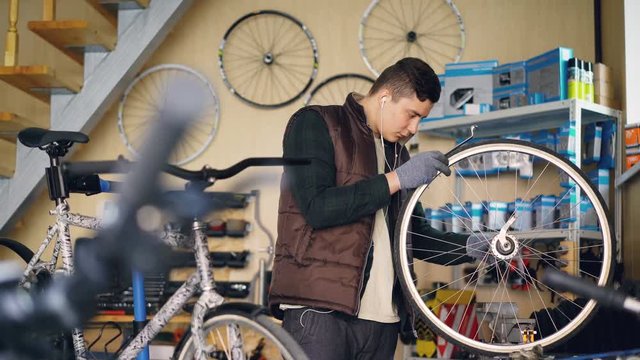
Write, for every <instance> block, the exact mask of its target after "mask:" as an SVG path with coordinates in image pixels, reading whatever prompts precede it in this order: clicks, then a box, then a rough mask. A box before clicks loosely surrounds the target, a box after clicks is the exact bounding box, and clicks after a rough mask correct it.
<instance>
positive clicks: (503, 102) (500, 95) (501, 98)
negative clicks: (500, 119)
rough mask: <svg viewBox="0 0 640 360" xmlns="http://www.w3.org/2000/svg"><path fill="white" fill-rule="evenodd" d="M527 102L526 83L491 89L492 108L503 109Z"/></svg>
mask: <svg viewBox="0 0 640 360" xmlns="http://www.w3.org/2000/svg"><path fill="white" fill-rule="evenodd" d="M527 104H529V101H528V99H527V86H526V84H518V85H512V86H505V87H501V88H494V89H493V104H492V105H493V106H492V107H493V110H504V109H511V108H515V107H520V106H525V105H527Z"/></svg>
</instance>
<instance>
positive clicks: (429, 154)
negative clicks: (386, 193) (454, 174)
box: [396, 151, 451, 189]
mask: <svg viewBox="0 0 640 360" xmlns="http://www.w3.org/2000/svg"><path fill="white" fill-rule="evenodd" d="M438 171H439V172H441V173H443V174H445V175H446V176H449V175H451V169H449V159H447V157H446V156H444V154H443V153H441V152H440V151H426V152H421V153H419V154H416V155H414V156H412V157H411V159H409V161H407V162H406V163H404V164H402V165H401V166H400V167H398V168H397V169H396V174H397V175H398V180H400V189H415V188H417V187H418V186H420V185H424V184H429V183H430V182H431V181H433V179H434V178H435V177H436V175H437V174H438Z"/></svg>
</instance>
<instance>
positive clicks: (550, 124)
mask: <svg viewBox="0 0 640 360" xmlns="http://www.w3.org/2000/svg"><path fill="white" fill-rule="evenodd" d="M572 108H574V109H576V110H582V124H583V125H586V124H589V123H593V122H599V121H607V120H612V119H614V118H619V117H620V116H621V112H620V110H616V109H611V108H608V107H605V106H602V105H599V104H595V103H588V102H585V101H582V100H575V99H572V100H561V101H555V102H549V103H544V104H537V105H529V106H523V107H517V108H513V109H506V110H498V111H492V112H488V113H484V114H479V115H472V116H460V117H454V118H448V119H441V120H429V119H422V121H421V122H420V125H419V127H418V130H420V131H424V132H427V133H430V134H434V135H438V136H444V137H465V136H468V135H467V134H468V132H469V127H470V126H471V125H478V128H477V129H476V131H475V135H476V137H490V136H500V135H509V134H516V133H521V132H529V131H537V130H544V129H553V128H558V127H561V126H563V125H564V124H565V123H566V122H567V121H568V120H569V118H570V115H571V110H572Z"/></svg>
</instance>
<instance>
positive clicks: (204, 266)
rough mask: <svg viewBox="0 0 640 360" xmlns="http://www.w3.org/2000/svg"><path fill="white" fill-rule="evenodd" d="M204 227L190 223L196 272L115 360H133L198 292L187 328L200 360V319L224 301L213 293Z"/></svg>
mask: <svg viewBox="0 0 640 360" xmlns="http://www.w3.org/2000/svg"><path fill="white" fill-rule="evenodd" d="M204 227H205V224H204V223H203V222H201V221H198V220H195V221H194V222H193V228H192V237H193V240H194V250H195V257H196V266H197V270H196V272H194V273H193V274H191V275H190V276H189V278H188V279H187V281H186V282H185V283H184V284H182V286H180V288H179V289H178V290H177V291H176V292H175V293H174V294H173V295H172V296H171V297H170V298H169V300H167V302H166V303H165V304H164V305H163V306H162V308H160V310H159V311H158V312H157V313H156V315H155V316H154V317H153V318H152V319H151V320H150V321H149V323H148V324H147V325H146V326H145V327H144V328H143V329H142V330H141V331H140V332H139V333H138V335H136V337H135V338H134V339H133V340H131V342H130V343H129V344H127V346H126V347H125V348H124V349H123V350H122V352H121V353H120V355H119V356H118V359H135V357H136V355H137V354H138V353H139V352H140V351H142V349H143V348H144V347H145V346H146V345H147V344H149V342H150V341H151V340H152V339H153V338H154V337H155V336H156V335H157V334H158V333H159V332H160V330H162V328H163V327H165V326H166V325H167V324H168V323H169V320H171V318H173V317H174V316H175V315H176V314H177V313H178V311H180V309H181V308H182V306H183V305H184V304H186V303H187V301H188V300H189V298H191V297H192V296H193V294H194V293H195V292H196V291H197V290H198V288H200V289H201V290H202V294H201V295H200V298H198V301H197V302H196V304H195V306H194V308H193V314H192V317H191V328H192V333H193V335H194V336H195V339H196V346H197V347H198V351H197V354H198V359H202V358H203V355H204V349H203V348H202V344H204V339H202V333H201V331H200V330H201V329H202V324H203V323H204V316H205V315H206V313H207V310H209V309H213V308H215V307H217V306H219V305H220V304H222V302H223V301H224V298H223V297H222V296H221V295H220V294H218V293H217V292H216V291H215V283H214V280H213V273H212V271H211V268H210V266H209V263H210V260H209V248H208V242H207V236H206V234H205V233H204V231H203V229H204ZM236 345H237V344H236ZM234 359H235V358H234Z"/></svg>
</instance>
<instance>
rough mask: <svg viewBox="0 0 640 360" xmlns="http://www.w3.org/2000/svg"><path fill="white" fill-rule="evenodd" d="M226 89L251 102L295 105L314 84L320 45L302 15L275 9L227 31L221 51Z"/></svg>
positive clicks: (245, 18)
mask: <svg viewBox="0 0 640 360" xmlns="http://www.w3.org/2000/svg"><path fill="white" fill-rule="evenodd" d="M218 64H219V65H220V74H221V75H222V80H223V81H224V84H225V85H226V86H227V88H228V89H229V90H230V91H231V93H233V94H234V95H236V96H237V97H239V98H240V99H241V100H243V101H245V102H246V103H248V104H251V105H255V106H259V107H268V108H269V107H279V106H284V105H287V104H290V103H291V102H293V101H295V100H296V99H297V98H299V97H300V96H302V94H304V93H305V92H306V91H307V89H309V87H310V86H311V82H313V79H314V78H315V77H316V73H317V72H318V48H317V46H316V40H315V39H314V38H313V35H311V32H310V31H309V29H308V28H307V27H306V26H305V25H304V24H303V23H302V22H300V21H299V20H298V19H296V18H294V17H293V16H291V15H289V14H285V13H283V12H280V11H275V10H261V11H256V12H252V13H249V14H247V15H244V16H243V17H241V18H240V19H238V20H236V22H234V23H233V25H231V27H230V28H229V30H227V32H226V33H225V34H224V37H223V39H222V42H221V43H220V49H219V50H218Z"/></svg>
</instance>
